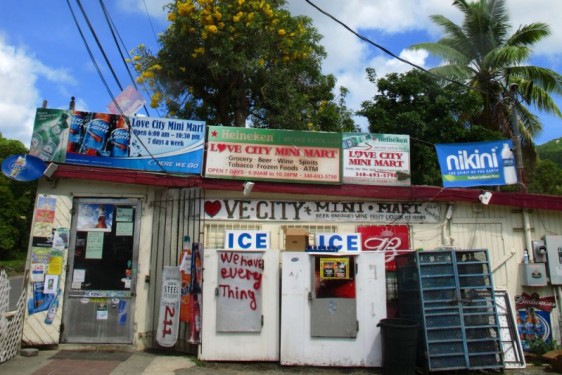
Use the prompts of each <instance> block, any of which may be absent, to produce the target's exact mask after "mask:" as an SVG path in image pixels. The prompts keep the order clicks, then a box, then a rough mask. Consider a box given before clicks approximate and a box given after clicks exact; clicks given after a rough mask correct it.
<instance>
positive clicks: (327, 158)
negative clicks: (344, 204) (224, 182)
mask: <svg viewBox="0 0 562 375" xmlns="http://www.w3.org/2000/svg"><path fill="white" fill-rule="evenodd" d="M341 143H342V135H341V133H328V132H307V131H292V130H271V129H251V128H232V127H223V126H210V127H209V141H208V147H207V159H206V167H205V177H213V178H228V179H252V180H268V181H292V182H307V183H334V182H335V183H339V182H341V157H340V153H341Z"/></svg>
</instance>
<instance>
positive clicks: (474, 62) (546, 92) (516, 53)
mask: <svg viewBox="0 0 562 375" xmlns="http://www.w3.org/2000/svg"><path fill="white" fill-rule="evenodd" d="M453 5H454V6H455V7H457V8H458V9H460V10H461V12H463V13H464V20H463V23H462V25H457V24H455V23H453V22H452V21H451V20H449V19H448V18H446V17H444V16H442V15H433V16H431V20H432V21H433V22H435V23H436V24H437V25H439V26H441V27H442V28H443V29H444V32H445V36H444V37H442V38H441V39H440V40H439V41H437V42H435V43H431V42H430V43H419V44H415V45H413V46H411V47H410V49H415V50H426V51H428V52H429V53H431V54H433V55H436V56H438V57H440V58H442V59H443V62H444V65H441V66H438V67H436V68H433V69H431V71H432V72H433V73H435V74H436V75H439V76H441V77H445V78H447V79H448V80H455V81H460V82H463V83H465V84H467V85H470V86H472V87H474V88H475V89H476V90H478V91H479V92H480V94H481V96H482V99H483V103H484V106H483V108H482V112H481V114H480V115H479V116H478V118H476V119H474V121H475V122H477V123H479V124H480V125H483V126H485V127H487V128H490V129H492V130H499V131H501V132H502V133H503V134H505V135H506V136H508V137H512V136H513V134H512V130H511V126H510V101H509V100H506V99H509V98H510V87H512V85H513V84H516V85H517V87H518V91H519V93H520V95H521V98H523V100H524V102H525V104H526V105H534V106H536V108H537V109H539V110H541V111H544V112H547V113H551V114H554V115H556V116H558V117H562V113H561V112H560V109H559V108H558V106H557V105H556V104H555V103H554V101H553V99H552V97H551V96H550V94H562V76H561V75H559V74H558V73H556V72H554V71H552V70H550V69H546V68H541V67H537V66H529V65H523V64H524V63H525V62H526V61H527V60H528V59H529V57H530V55H531V52H532V46H533V45H534V44H536V43H537V42H538V41H540V40H541V39H543V38H544V37H546V36H548V35H549V34H550V28H549V26H548V25H547V24H544V23H532V24H529V25H523V26H520V27H519V29H518V30H517V31H516V32H515V33H514V34H512V35H509V31H510V28H511V27H510V24H509V14H508V12H507V8H506V1H505V0H475V1H468V0H455V1H453ZM514 87H515V86H514ZM517 99H518V98H517ZM513 104H514V107H515V109H516V112H517V117H518V118H519V126H518V130H519V132H520V134H521V140H522V143H523V145H524V147H523V149H526V151H531V154H533V155H534V152H533V151H534V144H533V141H532V138H533V136H534V135H536V134H538V133H540V131H541V130H542V125H541V123H540V121H539V119H538V117H537V116H536V115H534V114H533V113H531V112H530V111H529V109H528V108H527V107H526V106H525V105H524V104H523V103H521V102H520V101H519V100H516V103H513ZM528 156H530V155H528Z"/></svg>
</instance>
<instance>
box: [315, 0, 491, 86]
mask: <svg viewBox="0 0 562 375" xmlns="http://www.w3.org/2000/svg"><path fill="white" fill-rule="evenodd" d="M305 1H306V2H307V3H308V4H310V5H311V6H312V7H314V8H315V9H317V10H318V11H319V12H320V13H322V14H324V15H325V16H327V17H329V18H331V19H332V20H333V21H335V22H336V23H338V24H340V25H341V26H343V27H344V28H345V29H346V30H347V31H349V32H350V33H352V34H353V35H355V36H356V37H358V38H359V39H361V40H362V41H364V42H367V43H369V44H371V45H373V46H375V47H377V48H378V49H380V50H381V51H383V52H384V53H386V54H387V55H389V56H392V57H393V58H395V59H397V60H399V61H401V62H403V63H405V64H408V65H410V66H412V67H414V68H416V69H419V70H421V71H422V72H425V73H427V74H429V75H431V76H433V77H435V78H437V79H441V80H445V81H448V82H450V83H454V84H456V85H460V86H463V87H466V88H469V89H471V90H475V91H478V92H484V91H482V90H480V89H479V88H477V87H473V86H469V85H467V84H464V83H462V82H458V81H455V80H453V79H450V78H447V77H443V76H440V75H438V74H435V73H433V72H431V71H429V70H427V69H425V68H423V67H421V66H419V65H416V64H414V63H412V62H410V61H408V60H406V59H403V58H401V57H400V56H397V55H396V54H394V53H392V52H391V51H390V50H388V49H387V48H385V47H383V46H381V45H380V44H377V43H375V42H373V41H372V40H370V39H369V38H367V37H365V36H363V35H361V34H359V33H357V32H356V31H355V30H353V29H352V28H351V27H349V26H348V25H346V24H345V23H343V22H342V21H340V20H339V19H337V18H336V17H334V16H332V15H331V14H330V13H328V12H326V11H325V10H323V9H321V8H320V7H318V6H317V5H316V4H314V3H313V2H312V1H310V0H305Z"/></svg>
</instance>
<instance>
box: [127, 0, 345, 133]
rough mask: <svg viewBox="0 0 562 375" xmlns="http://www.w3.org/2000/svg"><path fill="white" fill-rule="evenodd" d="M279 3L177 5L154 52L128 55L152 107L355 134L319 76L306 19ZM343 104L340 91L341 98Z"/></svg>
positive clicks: (237, 122)
mask: <svg viewBox="0 0 562 375" xmlns="http://www.w3.org/2000/svg"><path fill="white" fill-rule="evenodd" d="M285 5H286V2H285V0H179V1H176V2H173V3H171V4H169V5H168V10H169V14H168V18H169V20H170V21H171V24H170V26H169V28H168V29H167V30H166V31H165V32H164V33H163V34H162V35H161V36H160V39H159V42H160V45H161V49H160V50H159V51H158V52H157V53H156V54H153V53H152V52H151V51H149V50H147V49H146V48H145V47H144V46H140V47H139V48H137V50H136V52H135V56H134V57H133V64H134V66H135V69H136V70H137V72H138V73H139V74H140V77H139V80H140V81H144V82H146V83H148V85H149V87H150V89H151V91H152V92H153V93H154V94H153V95H152V99H151V106H152V107H155V108H156V107H159V106H160V107H161V108H163V109H164V110H166V111H167V113H168V114H169V115H170V116H177V117H182V118H193V119H201V120H205V121H207V122H208V123H211V124H222V125H226V126H239V127H243V126H245V125H246V124H248V123H250V124H251V125H253V126H255V127H267V128H278V129H282V128H291V129H304V130H336V129H337V130H345V131H353V130H354V126H353V123H350V122H349V120H350V119H351V116H350V115H349V113H348V112H346V108H345V106H342V105H341V102H340V101H339V99H341V98H342V94H340V97H339V99H338V98H336V97H335V96H334V94H333V89H334V86H335V83H336V81H335V78H334V76H332V75H323V74H322V73H321V62H322V60H323V59H324V58H325V51H324V49H323V48H322V46H321V45H320V44H319V41H320V38H321V37H320V35H319V33H318V32H317V31H316V30H315V29H314V28H313V27H312V21H311V19H310V18H308V17H293V16H291V14H290V13H289V12H288V11H287V10H286V9H285ZM343 99H345V93H343Z"/></svg>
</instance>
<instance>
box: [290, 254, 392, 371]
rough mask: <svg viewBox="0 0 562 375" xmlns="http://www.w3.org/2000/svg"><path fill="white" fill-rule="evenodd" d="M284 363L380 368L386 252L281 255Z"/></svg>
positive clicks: (384, 304) (384, 310)
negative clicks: (379, 324) (379, 323)
mask: <svg viewBox="0 0 562 375" xmlns="http://www.w3.org/2000/svg"><path fill="white" fill-rule="evenodd" d="M281 272H282V277H281V332H280V336H281V344H280V363H281V364H282V365H309V366H341V367H381V366H382V350H381V335H380V328H379V327H377V323H378V322H379V321H380V320H381V319H384V318H386V288H385V265H384V253H382V252H361V251H357V252H355V253H350V252H342V253H339V252H325V253H323V252H314V251H308V252H304V251H301V252H291V251H285V252H283V253H282V268H281Z"/></svg>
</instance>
